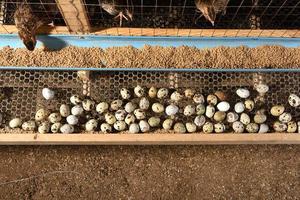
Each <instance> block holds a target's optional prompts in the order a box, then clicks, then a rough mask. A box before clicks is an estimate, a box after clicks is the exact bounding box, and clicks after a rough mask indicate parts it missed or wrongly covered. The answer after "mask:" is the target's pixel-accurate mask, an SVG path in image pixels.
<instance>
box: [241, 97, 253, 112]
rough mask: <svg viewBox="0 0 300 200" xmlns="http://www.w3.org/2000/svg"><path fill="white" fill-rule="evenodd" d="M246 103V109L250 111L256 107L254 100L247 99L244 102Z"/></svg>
mask: <svg viewBox="0 0 300 200" xmlns="http://www.w3.org/2000/svg"><path fill="white" fill-rule="evenodd" d="M244 105H245V108H246V110H247V111H249V112H251V111H252V110H253V109H254V106H255V103H254V101H253V100H251V99H247V100H246V101H245V102H244Z"/></svg>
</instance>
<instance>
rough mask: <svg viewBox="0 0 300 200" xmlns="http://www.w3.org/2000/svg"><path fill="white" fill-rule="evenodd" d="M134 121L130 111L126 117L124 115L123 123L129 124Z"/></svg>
mask: <svg viewBox="0 0 300 200" xmlns="http://www.w3.org/2000/svg"><path fill="white" fill-rule="evenodd" d="M134 122H135V116H134V114H132V113H129V114H128V115H127V116H126V117H125V123H126V124H128V125H130V124H133V123H134Z"/></svg>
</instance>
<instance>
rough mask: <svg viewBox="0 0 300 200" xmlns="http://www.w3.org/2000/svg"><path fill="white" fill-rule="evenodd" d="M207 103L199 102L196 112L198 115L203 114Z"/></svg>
mask: <svg viewBox="0 0 300 200" xmlns="http://www.w3.org/2000/svg"><path fill="white" fill-rule="evenodd" d="M205 109H206V108H205V105H204V104H198V105H197V106H196V114H197V115H203V114H204V113H205Z"/></svg>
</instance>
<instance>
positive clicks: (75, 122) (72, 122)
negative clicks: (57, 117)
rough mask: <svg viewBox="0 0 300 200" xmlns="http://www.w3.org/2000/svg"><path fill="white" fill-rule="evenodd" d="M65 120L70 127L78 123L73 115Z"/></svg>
mask: <svg viewBox="0 0 300 200" xmlns="http://www.w3.org/2000/svg"><path fill="white" fill-rule="evenodd" d="M66 120H67V122H68V124H70V125H77V124H78V121H79V119H78V118H77V117H76V116H75V115H69V116H68V117H67V119H66Z"/></svg>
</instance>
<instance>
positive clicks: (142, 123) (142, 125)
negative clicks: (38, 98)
mask: <svg viewBox="0 0 300 200" xmlns="http://www.w3.org/2000/svg"><path fill="white" fill-rule="evenodd" d="M139 127H140V130H141V132H143V133H146V132H148V131H149V130H150V125H149V124H148V122H147V121H145V120H141V121H140V122H139Z"/></svg>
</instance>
